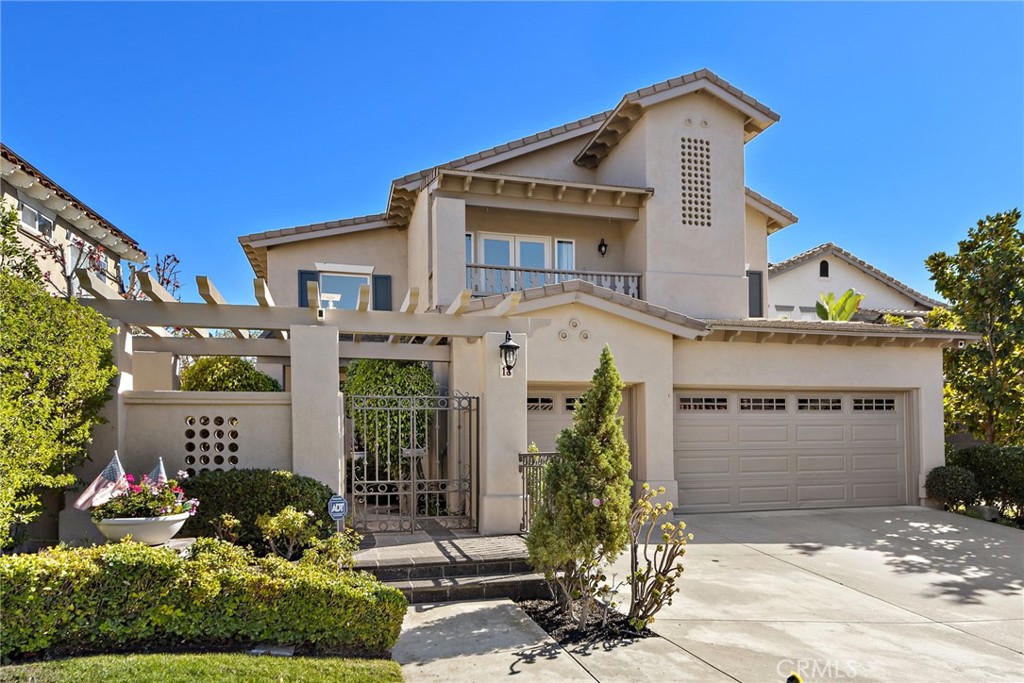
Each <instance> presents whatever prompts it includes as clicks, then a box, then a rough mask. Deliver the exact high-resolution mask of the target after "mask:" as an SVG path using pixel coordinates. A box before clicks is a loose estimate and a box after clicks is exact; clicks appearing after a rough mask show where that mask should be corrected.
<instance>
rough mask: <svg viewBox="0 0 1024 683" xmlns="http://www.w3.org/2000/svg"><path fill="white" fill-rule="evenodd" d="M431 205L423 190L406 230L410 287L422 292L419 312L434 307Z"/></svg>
mask: <svg viewBox="0 0 1024 683" xmlns="http://www.w3.org/2000/svg"><path fill="white" fill-rule="evenodd" d="M429 203H430V200H429V195H428V193H427V190H422V191H421V192H420V193H419V196H418V197H417V198H416V205H415V206H413V209H412V216H411V217H410V218H409V226H408V227H407V228H406V229H405V249H406V254H412V258H410V259H408V278H409V279H408V282H409V287H416V288H417V289H419V292H420V299H419V310H420V311H424V310H426V309H427V308H429V307H430V306H432V305H433V302H432V301H431V295H432V292H431V280H430V252H429V250H428V246H427V245H428V242H429V234H428V230H429V228H430V225H429V223H430V221H429V218H428V213H429V211H428V207H427V205H428V204H429Z"/></svg>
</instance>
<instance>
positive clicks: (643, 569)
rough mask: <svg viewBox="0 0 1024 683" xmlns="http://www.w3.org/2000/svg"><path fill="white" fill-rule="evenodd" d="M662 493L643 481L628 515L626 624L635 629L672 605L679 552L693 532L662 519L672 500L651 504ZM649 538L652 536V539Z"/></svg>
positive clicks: (661, 488)
mask: <svg viewBox="0 0 1024 683" xmlns="http://www.w3.org/2000/svg"><path fill="white" fill-rule="evenodd" d="M664 493H665V487H664V486H659V487H658V489H657V490H654V489H652V488H651V486H650V484H646V483H645V484H644V487H643V492H642V493H641V494H640V498H639V499H637V501H636V502H635V503H633V510H632V511H631V512H630V514H629V531H630V533H629V536H630V538H629V562H630V564H629V587H630V591H629V593H630V596H631V597H630V604H629V614H628V615H627V617H628V618H629V625H630V626H632V627H633V628H635V629H636V630H638V631H639V630H641V629H644V628H646V627H647V626H648V625H649V624H650V623H651V622H653V621H654V615H655V614H657V613H658V612H660V611H661V610H662V608H664V607H665V606H667V605H671V604H672V596H673V595H675V594H676V593H678V592H679V588H677V587H676V581H677V580H678V579H679V577H681V576H682V575H683V555H685V554H686V544H687V543H689V542H690V541H692V540H693V534H691V533H688V532H687V531H686V524H685V523H683V522H678V523H675V522H672V521H665V522H661V523H659V520H660V519H662V518H663V517H671V515H672V503H652V502H651V501H652V500H654V498H655V497H656V496H659V495H662V494H664ZM652 537H653V539H652Z"/></svg>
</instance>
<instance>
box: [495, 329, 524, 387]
mask: <svg viewBox="0 0 1024 683" xmlns="http://www.w3.org/2000/svg"><path fill="white" fill-rule="evenodd" d="M498 350H499V351H501V363H502V369H503V370H504V372H503V373H502V375H503V376H505V377H511V376H512V368H514V367H515V366H516V361H517V360H519V344H516V343H515V342H514V341H512V333H511V332H507V331H506V332H505V341H503V342H502V343H501V344H499V345H498Z"/></svg>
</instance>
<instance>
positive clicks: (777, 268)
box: [768, 242, 946, 308]
mask: <svg viewBox="0 0 1024 683" xmlns="http://www.w3.org/2000/svg"><path fill="white" fill-rule="evenodd" d="M829 254H834V255H836V256H838V257H839V258H841V259H842V260H844V261H846V262H847V263H849V264H850V265H852V266H854V267H855V268H859V269H860V270H862V271H864V272H865V273H867V274H868V275H871V276H872V277H874V278H875V279H877V280H879V281H881V282H883V283H884V284H887V285H889V286H890V287H892V288H893V289H895V290H896V291H898V292H901V293H902V294H904V295H906V296H908V297H909V298H911V299H913V300H914V301H915V302H917V303H918V304H920V305H922V306H929V307H931V308H936V307H939V306H945V305H946V304H945V303H944V302H942V301H939V300H937V299H933V298H931V297H929V296H925V295H924V294H922V293H921V292H919V291H917V290H916V289H912V288H910V287H908V286H907V285H905V284H903V283H902V282H900V281H899V280H897V279H896V278H894V277H893V276H891V275H887V274H886V273H883V272H882V271H880V270H879V269H878V268H875V267H874V266H873V265H871V264H870V263H868V262H867V261H865V260H863V259H860V258H857V257H856V256H854V255H853V254H851V253H850V252H848V251H846V250H845V249H843V248H842V247H840V246H838V245H836V244H834V243H832V242H826V243H825V244H819V245H818V246H816V247H814V248H813V249H808V250H807V251H805V252H803V253H801V254H797V255H796V256H793V257H790V258H788V259H786V260H785V261H780V262H778V263H773V264H771V265H769V266H768V277H774V276H776V275H779V274H781V273H784V272H786V271H787V270H790V269H792V268H795V267H796V266H798V265H800V264H801V263H806V262H807V261H810V260H811V259H814V258H820V257H822V256H826V255H829Z"/></svg>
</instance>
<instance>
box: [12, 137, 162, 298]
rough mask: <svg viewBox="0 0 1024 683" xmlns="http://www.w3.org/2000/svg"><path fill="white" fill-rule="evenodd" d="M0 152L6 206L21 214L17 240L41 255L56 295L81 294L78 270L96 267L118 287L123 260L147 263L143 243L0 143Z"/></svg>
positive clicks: (97, 270)
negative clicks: (141, 247) (75, 276)
mask: <svg viewBox="0 0 1024 683" xmlns="http://www.w3.org/2000/svg"><path fill="white" fill-rule="evenodd" d="M0 153H2V157H3V165H2V168H0V191H2V195H3V201H4V202H5V203H7V204H9V205H11V206H14V207H16V208H17V209H18V213H19V215H20V217H21V222H20V224H19V226H18V238H19V239H20V240H21V241H22V243H23V244H25V245H26V246H28V247H29V249H31V250H32V252H33V253H34V254H36V258H37V259H38V261H39V267H40V268H41V270H42V271H43V276H44V278H45V280H46V283H47V288H48V289H49V290H50V291H51V292H52V293H53V294H57V295H61V296H63V295H65V294H67V293H68V292H69V291H70V293H71V294H78V292H77V291H76V287H77V284H76V283H77V281H76V280H75V279H74V277H72V274H73V272H74V270H75V269H76V268H83V267H88V268H92V269H94V270H95V271H96V272H97V273H99V274H100V275H101V277H102V278H103V279H105V280H109V281H110V282H111V283H112V284H113V286H114V287H118V286H119V283H120V282H122V278H121V275H122V271H121V268H122V261H132V262H135V263H143V262H144V261H145V260H146V252H144V251H142V250H141V249H140V248H139V244H138V242H136V241H135V240H134V239H132V238H131V237H129V236H128V235H127V234H125V233H124V232H122V231H121V230H119V229H118V228H117V227H115V226H114V225H113V224H111V223H110V221H108V220H107V219H105V218H103V216H101V215H99V214H98V213H96V212H95V211H93V210H92V209H90V208H89V207H88V206H87V205H86V204H85V203H84V202H82V201H81V200H79V199H78V198H76V197H75V196H74V195H72V194H71V193H70V192H68V191H67V190H65V189H64V188H63V187H61V186H60V185H58V184H57V183H55V182H54V181H53V180H51V179H50V178H49V177H47V176H46V175H45V174H44V173H43V172H41V171H40V170H39V169H37V168H36V167H35V166H33V165H32V164H30V163H28V162H27V161H25V159H23V158H22V157H20V156H19V155H17V154H16V153H15V152H14V151H13V150H11V148H9V147H8V146H7V145H4V144H2V143H0Z"/></svg>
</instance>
